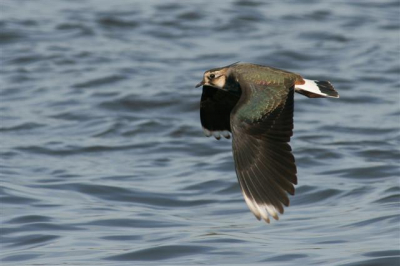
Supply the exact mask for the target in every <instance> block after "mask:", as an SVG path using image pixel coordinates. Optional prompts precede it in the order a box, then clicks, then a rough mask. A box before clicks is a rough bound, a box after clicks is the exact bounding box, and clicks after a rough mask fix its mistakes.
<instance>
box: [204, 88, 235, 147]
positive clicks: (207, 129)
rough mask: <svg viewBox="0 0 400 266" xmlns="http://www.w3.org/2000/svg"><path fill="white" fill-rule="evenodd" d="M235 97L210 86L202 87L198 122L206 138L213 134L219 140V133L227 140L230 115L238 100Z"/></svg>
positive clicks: (229, 130)
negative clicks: (199, 121)
mask: <svg viewBox="0 0 400 266" xmlns="http://www.w3.org/2000/svg"><path fill="white" fill-rule="evenodd" d="M239 97H240V95H235V94H232V93H229V92H227V91H224V90H220V89H216V88H214V87H210V86H203V94H202V95H201V101H200V120H201V125H202V126H203V130H204V133H205V134H206V135H207V137H209V136H211V135H212V134H214V136H215V137H216V138H217V139H219V138H220V134H221V133H220V132H223V135H224V136H225V137H227V138H229V137H230V135H229V133H228V132H231V123H230V114H231V111H232V109H233V107H234V106H235V105H236V103H237V102H238V100H239Z"/></svg>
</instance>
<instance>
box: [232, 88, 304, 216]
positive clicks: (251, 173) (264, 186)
mask: <svg viewBox="0 0 400 266" xmlns="http://www.w3.org/2000/svg"><path fill="white" fill-rule="evenodd" d="M240 86H241V88H242V98H241V99H240V101H239V102H238V104H237V106H236V107H235V108H234V110H233V111H232V114H231V127H232V135H233V142H232V146H233V155H234V160H235V167H236V173H237V176H238V179H239V183H240V186H241V189H242V192H243V195H244V198H245V200H246V203H247V205H248V206H249V208H250V209H251V211H252V212H253V213H254V215H255V216H256V217H257V218H258V219H261V218H263V219H264V220H265V221H266V222H268V223H269V215H271V216H272V217H274V218H275V219H278V212H279V213H281V214H282V213H283V206H282V204H283V205H285V206H288V205H289V198H288V195H287V193H289V194H291V195H293V194H294V186H293V184H297V176H296V172H297V170H296V165H295V160H294V157H293V155H292V152H291V148H290V146H289V143H288V142H289V141H290V137H291V136H292V132H293V94H294V86H293V85H292V86H288V85H284V84H283V83H280V84H275V85H274V84H269V85H265V84H264V83H263V84H261V85H255V84H252V83H250V82H242V83H241V84H240ZM243 94H245V95H243ZM243 96H245V97H243Z"/></svg>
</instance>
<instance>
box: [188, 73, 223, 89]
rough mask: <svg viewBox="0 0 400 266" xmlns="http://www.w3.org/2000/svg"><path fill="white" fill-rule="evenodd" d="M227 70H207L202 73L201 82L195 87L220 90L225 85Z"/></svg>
mask: <svg viewBox="0 0 400 266" xmlns="http://www.w3.org/2000/svg"><path fill="white" fill-rule="evenodd" d="M227 71H228V68H216V69H210V70H207V71H206V72H205V73H204V76H203V80H202V81H201V82H200V83H199V84H197V85H196V88H197V87H200V86H211V87H214V88H217V89H222V88H223V87H224V86H225V83H226V77H227Z"/></svg>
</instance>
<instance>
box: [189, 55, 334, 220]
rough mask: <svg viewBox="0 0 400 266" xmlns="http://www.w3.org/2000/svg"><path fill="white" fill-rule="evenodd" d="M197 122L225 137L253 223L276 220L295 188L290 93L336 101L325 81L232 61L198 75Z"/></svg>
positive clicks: (330, 87)
mask: <svg viewBox="0 0 400 266" xmlns="http://www.w3.org/2000/svg"><path fill="white" fill-rule="evenodd" d="M200 86H202V88H203V91H202V95H201V100H200V121H201V125H202V127H203V131H204V134H205V135H206V136H207V137H210V136H214V137H215V138H216V139H218V140H219V139H221V137H224V138H227V139H229V138H231V136H232V151H233V158H234V164H235V170H236V175H237V178H238V182H239V185H240V188H241V191H242V194H243V197H244V199H245V202H246V204H247V206H248V207H249V209H250V210H251V212H252V213H253V214H254V215H255V217H256V218H257V219H258V220H261V219H263V220H264V221H265V222H267V223H270V221H271V220H270V217H272V218H274V219H275V220H279V215H280V214H283V213H284V206H285V207H288V206H289V203H290V200H289V196H288V195H289V194H290V195H294V193H295V187H294V185H297V167H296V164H295V158H294V156H293V154H292V149H291V147H290V145H289V142H290V138H291V137H292V135H293V110H294V92H297V93H299V94H302V95H304V96H306V97H308V98H339V94H338V92H337V91H336V90H335V89H334V87H333V86H332V84H331V83H330V82H329V81H319V80H310V79H305V78H303V77H302V76H300V75H299V74H296V73H292V72H289V71H285V70H281V69H278V68H274V67H268V66H263V65H258V64H251V63H242V62H236V63H234V64H231V65H228V66H224V67H219V68H213V69H210V70H207V71H205V72H204V75H203V79H202V81H201V82H200V83H198V84H197V85H196V86H195V87H196V88H198V87H200Z"/></svg>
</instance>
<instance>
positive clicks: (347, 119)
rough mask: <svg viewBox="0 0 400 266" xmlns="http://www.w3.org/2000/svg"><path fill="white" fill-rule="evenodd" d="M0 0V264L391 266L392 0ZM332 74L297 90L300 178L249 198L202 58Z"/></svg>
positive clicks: (394, 240) (395, 231)
mask: <svg viewBox="0 0 400 266" xmlns="http://www.w3.org/2000/svg"><path fill="white" fill-rule="evenodd" d="M270 2H271V3H267V2H266V1H257V2H256V1H204V2H203V1H197V0H196V1H190V2H189V1H185V2H184V1H161V0H159V1H122V0H119V1H106V0H96V1H95V0H84V1H50V0H47V1H46V0H40V1H2V2H1V19H0V29H1V33H0V44H1V104H0V110H1V113H0V114H1V127H0V131H1V222H2V223H1V260H2V263H1V264H2V265H61V264H62V265H197V264H206V265H222V264H225V265H227V264H235V265H236V264H237V265H267V264H268V265H347V266H349V265H353V266H354V265H399V264H400V248H399V247H400V240H399V239H400V208H399V207H400V205H399V202H400V184H399V174H400V173H399V172H400V170H399V162H400V151H399V144H400V141H399V140H400V139H399V129H400V106H399V103H400V91H399V87H400V84H399V83H400V82H399V81H400V79H399V77H400V55H399V51H400V43H399V42H400V30H399V28H400V19H399V17H400V16H399V14H400V2H399V1H391V0H390V1H376V2H374V1H329V2H328V1H324V2H323V3H322V1H312V0H309V1H284V2H283V1H270ZM239 60H240V61H244V62H253V63H259V64H265V65H270V66H275V67H278V68H283V69H287V70H291V71H294V72H299V73H301V74H302V75H303V76H305V77H307V78H311V79H313V78H314V79H317V78H318V79H322V80H324V79H325V80H330V81H332V83H333V84H334V85H335V87H336V89H337V90H338V91H339V93H340V95H341V98H340V99H308V98H305V97H303V96H301V95H296V96H295V100H296V110H295V130H294V137H293V139H292V142H291V145H292V148H293V150H294V154H295V156H296V161H297V166H298V178H299V185H298V186H297V190H296V195H295V196H294V197H291V206H290V207H289V208H286V211H285V214H284V215H283V216H282V217H281V220H280V221H278V222H276V221H273V222H272V224H270V225H267V224H266V223H263V222H258V221H257V220H256V219H255V218H254V216H253V215H252V214H251V213H250V211H249V210H248V208H247V206H246V204H245V202H244V200H243V198H242V195H241V192H240V189H239V186H238V183H237V180H236V175H235V172H234V166H233V159H232V154H231V143H230V141H229V140H220V141H217V140H214V139H211V138H206V137H204V136H203V133H202V130H201V126H200V121H199V98H200V94H201V90H199V89H194V85H195V84H197V83H198V82H199V81H200V80H201V77H202V74H203V72H204V70H206V69H209V68H213V67H218V66H223V65H227V64H230V63H233V62H236V61H239Z"/></svg>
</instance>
